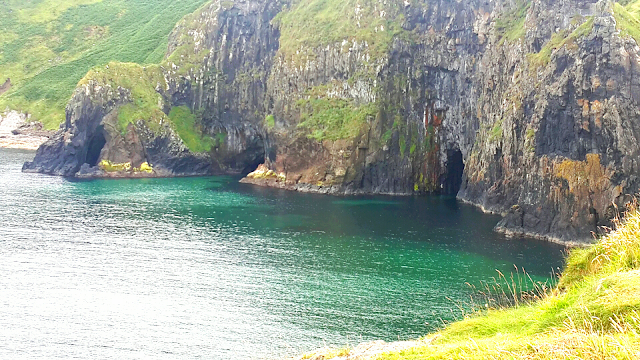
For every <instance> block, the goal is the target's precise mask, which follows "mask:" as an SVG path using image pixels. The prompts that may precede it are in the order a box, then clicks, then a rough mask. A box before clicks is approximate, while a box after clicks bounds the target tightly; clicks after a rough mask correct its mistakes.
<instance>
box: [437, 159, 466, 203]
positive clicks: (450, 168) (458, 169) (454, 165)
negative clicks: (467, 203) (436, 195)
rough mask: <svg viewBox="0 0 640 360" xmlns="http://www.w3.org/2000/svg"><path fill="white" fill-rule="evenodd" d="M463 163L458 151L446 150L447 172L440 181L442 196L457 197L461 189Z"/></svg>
mask: <svg viewBox="0 0 640 360" xmlns="http://www.w3.org/2000/svg"><path fill="white" fill-rule="evenodd" d="M463 174H464V161H463V159H462V152H461V151H460V150H459V149H450V150H447V172H446V173H445V174H444V179H443V180H442V194H443V195H457V194H458V192H459V191H460V188H461V187H462V175H463Z"/></svg>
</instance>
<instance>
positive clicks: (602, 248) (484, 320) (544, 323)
mask: <svg viewBox="0 0 640 360" xmlns="http://www.w3.org/2000/svg"><path fill="white" fill-rule="evenodd" d="M639 357H640V214H639V213H638V212H637V211H636V210H632V211H630V213H629V214H628V215H627V216H626V219H625V221H624V222H623V224H622V225H621V226H618V229H617V230H616V231H613V232H612V233H610V234H609V235H607V236H605V237H604V238H602V239H601V240H600V241H598V242H597V243H596V244H595V245H593V246H591V247H589V248H580V249H573V250H572V251H571V253H570V254H569V257H568V259H567V265H566V267H565V269H564V271H563V273H562V275H561V277H560V280H559V283H558V285H557V287H555V288H554V289H552V290H551V291H548V292H546V293H543V294H542V295H541V296H540V298H539V299H538V300H537V301H535V302H533V303H519V304H518V305H517V306H515V307H511V308H507V309H491V306H489V309H488V310H486V309H482V307H480V310H478V311H477V312H476V313H475V314H473V315H471V316H468V317H466V318H465V319H464V320H462V321H459V322H455V323H452V324H450V325H449V326H447V327H446V328H445V329H444V330H442V331H440V332H437V333H435V334H430V335H427V336H426V337H425V338H424V339H421V340H420V341H416V342H415V346H414V347H409V348H407V349H405V350H401V351H394V352H390V353H386V354H383V355H381V356H379V357H376V359H379V360H399V359H568V358H570V359H638V358H639Z"/></svg>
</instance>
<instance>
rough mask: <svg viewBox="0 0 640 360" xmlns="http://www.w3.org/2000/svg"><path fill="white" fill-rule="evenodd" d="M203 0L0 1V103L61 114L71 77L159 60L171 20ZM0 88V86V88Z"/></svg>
mask: <svg viewBox="0 0 640 360" xmlns="http://www.w3.org/2000/svg"><path fill="white" fill-rule="evenodd" d="M205 2H207V0H181V1H172V0H0V85H2V84H3V83H4V82H5V80H6V79H8V78H10V79H11V83H12V87H11V88H10V89H9V90H8V91H7V92H5V93H3V94H1V95H0V110H4V109H5V108H7V107H9V108H11V109H17V110H21V111H23V112H27V113H30V114H32V115H33V119H36V120H39V121H42V122H43V123H45V125H46V126H47V128H50V129H55V128H57V127H58V125H59V124H60V122H61V121H62V120H63V119H64V107H65V105H66V103H67V101H68V100H69V98H70V96H71V94H72V92H73V89H74V88H75V87H76V84H77V83H78V81H79V80H80V79H82V77H83V76H85V74H86V73H87V71H89V70H90V69H91V68H93V67H94V66H97V65H103V64H107V63H108V62H110V61H121V62H132V63H139V64H151V63H159V62H160V60H161V59H162V57H163V56H164V53H165V51H166V47H167V39H168V35H169V33H170V32H171V30H172V29H173V27H174V26H175V24H176V23H177V22H178V21H179V20H180V19H181V18H182V17H183V16H184V15H186V14H188V13H192V12H193V11H195V10H196V9H197V8H198V7H200V6H201V5H203V4H204V3H205ZM0 91H1V90H0Z"/></svg>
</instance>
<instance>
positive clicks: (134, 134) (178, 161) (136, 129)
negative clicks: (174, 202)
mask: <svg viewBox="0 0 640 360" xmlns="http://www.w3.org/2000/svg"><path fill="white" fill-rule="evenodd" d="M131 101H132V98H131V92H130V91H129V90H127V89H124V88H122V87H118V88H112V87H111V86H104V85H102V84H99V83H97V82H94V81H90V82H89V83H88V84H85V85H83V86H82V87H80V88H78V89H77V90H76V92H75V94H74V96H73V98H72V100H71V102H69V104H68V105H67V109H66V110H67V120H66V122H65V123H64V124H63V125H61V128H62V129H61V130H60V131H59V132H57V133H56V134H55V135H54V136H53V137H52V138H51V139H50V140H49V141H47V142H46V143H44V144H43V145H42V146H41V147H40V148H39V149H38V151H37V153H36V157H35V159H34V161H33V162H28V163H25V164H24V166H23V171H31V172H41V173H46V174H52V175H60V176H77V177H123V176H134V177H153V176H188V175H205V174H209V173H211V170H210V168H211V163H210V161H209V158H208V157H207V156H206V155H198V154H193V153H191V152H190V151H189V150H188V149H187V148H186V147H185V146H184V144H183V143H182V141H181V140H180V138H179V137H178V136H177V135H176V134H175V133H174V131H173V130H172V129H171V127H170V126H168V125H166V126H164V127H159V128H156V129H154V130H153V131H152V130H150V129H149V128H148V126H147V125H146V124H145V122H143V121H139V122H137V123H136V124H132V123H130V124H129V125H128V126H127V127H126V129H125V131H124V133H123V132H121V130H120V128H119V126H118V118H117V115H118V110H119V109H120V107H122V106H123V105H125V104H128V103H130V102H131ZM103 161H104V162H110V163H113V164H129V165H130V166H129V169H127V170H126V171H109V169H105V168H104V167H101V166H100V165H101V163H102V162H103ZM143 163H148V164H153V171H152V172H135V171H130V169H135V168H140V166H141V165H142V164H143Z"/></svg>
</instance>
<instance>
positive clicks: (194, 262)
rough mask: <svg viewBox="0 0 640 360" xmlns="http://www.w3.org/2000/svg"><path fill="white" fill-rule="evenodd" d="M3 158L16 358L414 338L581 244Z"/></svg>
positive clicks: (3, 285)
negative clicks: (33, 169)
mask: <svg viewBox="0 0 640 360" xmlns="http://www.w3.org/2000/svg"><path fill="white" fill-rule="evenodd" d="M33 155H34V153H33V152H25V151H16V150H5V149H0V188H1V189H2V191H1V194H2V196H1V197H0V358H2V359H14V358H15V359H70V358H74V359H229V360H236V359H273V358H278V357H279V356H284V355H294V354H298V353H301V352H305V351H308V350H311V349H314V348H318V347H323V346H325V345H335V346H340V347H342V346H345V345H357V344H358V343H359V342H362V341H368V340H375V339H384V340H387V341H391V340H397V339H407V338H415V337H419V336H421V335H424V334H425V333H427V332H429V331H431V330H433V329H434V328H437V327H438V326H440V325H441V324H442V321H443V320H451V319H454V318H455V317H457V316H459V312H458V311H457V310H456V307H455V303H456V302H459V301H464V299H466V298H467V297H468V295H469V291H470V290H469V289H468V287H467V286H466V285H465V283H467V282H468V283H471V284H479V283H480V281H482V280H490V279H491V278H492V277H495V276H496V274H497V273H496V269H497V270H500V271H502V272H505V273H510V272H512V271H513V269H514V267H513V266H514V265H517V266H519V267H524V268H525V269H526V270H527V271H528V272H529V273H530V274H532V275H533V277H534V278H536V279H539V280H544V279H545V278H547V277H549V276H551V271H552V270H553V269H557V268H558V267H561V266H562V259H563V255H564V249H563V248H562V247H560V246H557V245H553V244H550V243H545V242H540V241H535V240H525V239H515V240H513V239H512V240H508V239H505V238H504V237H502V236H501V235H498V234H495V233H493V232H492V227H493V226H494V225H495V224H496V222H497V221H498V220H499V218H498V217H496V216H490V215H485V214H482V213H481V212H480V211H478V210H477V209H475V208H473V207H471V206H466V205H463V204H461V203H459V202H456V200H455V199H453V198H443V197H355V198H352V197H331V196H322V195H309V194H298V193H291V192H284V191H280V190H275V189H265V188H259V187H254V186H251V185H243V184H238V183H237V179H234V178H230V177H209V178H184V179H144V180H96V181H70V180H66V179H63V178H58V177H50V176H44V175H37V174H23V173H21V172H20V169H21V166H22V163H23V162H24V161H27V160H31V159H32V158H33Z"/></svg>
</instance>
